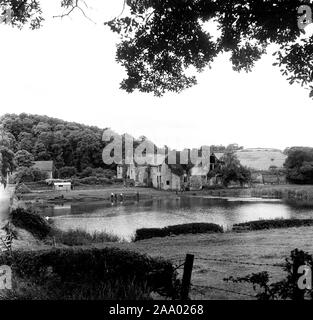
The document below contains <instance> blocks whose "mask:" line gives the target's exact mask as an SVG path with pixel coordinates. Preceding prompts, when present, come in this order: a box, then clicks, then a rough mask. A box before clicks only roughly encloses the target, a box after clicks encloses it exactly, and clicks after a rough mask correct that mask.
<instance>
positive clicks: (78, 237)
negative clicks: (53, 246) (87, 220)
mask: <svg viewBox="0 0 313 320" xmlns="http://www.w3.org/2000/svg"><path fill="white" fill-rule="evenodd" d="M52 235H53V236H54V238H55V241H56V242H57V243H62V244H65V245H67V246H80V245H89V244H92V243H101V242H118V241H120V238H119V237H118V236H115V235H112V234H108V233H105V232H96V233H94V234H90V233H88V232H86V231H83V230H69V231H61V230H54V232H53V234H52Z"/></svg>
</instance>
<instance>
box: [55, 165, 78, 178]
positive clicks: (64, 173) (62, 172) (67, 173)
mask: <svg viewBox="0 0 313 320" xmlns="http://www.w3.org/2000/svg"><path fill="white" fill-rule="evenodd" d="M58 174H59V178H60V179H66V178H71V177H74V176H75V175H76V174H77V170H76V168H75V167H63V168H61V169H59V172H58Z"/></svg>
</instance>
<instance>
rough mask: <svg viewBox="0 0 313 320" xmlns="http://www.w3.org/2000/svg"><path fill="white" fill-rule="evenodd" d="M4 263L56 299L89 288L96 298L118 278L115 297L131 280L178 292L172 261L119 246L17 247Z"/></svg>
mask: <svg viewBox="0 0 313 320" xmlns="http://www.w3.org/2000/svg"><path fill="white" fill-rule="evenodd" d="M2 264H3V265H10V266H11V267H12V270H13V273H14V274H15V276H16V277H18V278H20V279H22V280H24V281H31V282H33V284H34V286H36V287H38V288H45V289H49V290H47V295H48V297H47V298H52V299H55V298H60V296H61V297H62V298H64V296H74V297H77V294H75V292H77V291H78V292H82V291H85V292H88V291H89V292H90V293H89V294H88V293H87V297H88V296H89V297H93V298H96V297H95V296H97V293H96V292H97V291H100V292H101V291H103V288H105V287H106V286H107V285H110V284H111V285H112V284H113V283H114V282H116V288H115V289H118V290H117V291H118V293H117V296H115V297H114V298H115V299H121V298H123V296H122V292H123V291H124V292H125V287H124V286H123V284H127V285H128V286H129V284H131V283H133V286H136V288H137V289H141V291H144V290H145V289H147V288H148V289H149V292H158V293H160V294H162V295H164V296H168V297H175V295H176V286H177V280H176V277H177V273H176V271H175V268H174V266H173V265H172V263H171V262H169V261H166V260H164V259H155V258H151V257H148V256H146V255H142V254H139V253H137V252H132V251H126V250H120V249H117V248H108V247H107V248H102V249H98V248H87V249H82V248H80V249H77V248H75V249H71V248H62V249H52V250H49V251H47V250H42V251H35V252H34V251H14V252H13V254H12V256H10V255H2V256H0V265H2ZM83 288H84V289H83ZM139 291H140V290H139ZM100 298H101V297H100ZM126 298H132V299H134V298H136V297H131V296H128V297H126Z"/></svg>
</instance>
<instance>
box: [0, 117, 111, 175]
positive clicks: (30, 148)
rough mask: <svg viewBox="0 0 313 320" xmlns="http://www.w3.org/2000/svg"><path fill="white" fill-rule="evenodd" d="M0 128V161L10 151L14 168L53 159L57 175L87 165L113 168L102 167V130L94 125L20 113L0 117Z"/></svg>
mask: <svg viewBox="0 0 313 320" xmlns="http://www.w3.org/2000/svg"><path fill="white" fill-rule="evenodd" d="M0 131H1V136H0V137H1V142H0V143H1V148H2V161H4V160H5V159H4V156H5V155H6V156H7V157H11V158H12V154H13V157H14V159H15V166H17V167H30V165H31V163H32V162H33V161H40V160H53V162H54V165H55V168H56V169H57V171H60V173H61V174H62V172H63V174H64V173H65V171H71V172H72V173H74V174H75V173H76V172H77V173H80V172H84V170H87V171H88V170H90V168H98V169H99V168H102V169H113V170H114V169H115V167H114V165H112V166H106V165H105V164H104V163H103V161H102V150H103V148H104V146H105V143H104V142H103V141H102V134H103V129H100V128H97V127H90V126H86V125H82V124H78V123H74V122H66V121H62V120H59V119H54V118H50V117H47V116H40V115H30V114H26V113H22V114H20V115H16V114H6V115H4V116H2V117H1V118H0ZM8 161H9V159H8ZM11 169H12V166H11V167H10V168H9V170H10V171H11ZM65 175H66V174H65Z"/></svg>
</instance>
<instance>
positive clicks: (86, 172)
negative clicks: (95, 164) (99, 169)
mask: <svg viewBox="0 0 313 320" xmlns="http://www.w3.org/2000/svg"><path fill="white" fill-rule="evenodd" d="M92 175H93V168H91V167H87V168H85V169H84V170H83V171H82V172H81V174H80V177H81V178H87V177H90V176H92Z"/></svg>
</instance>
